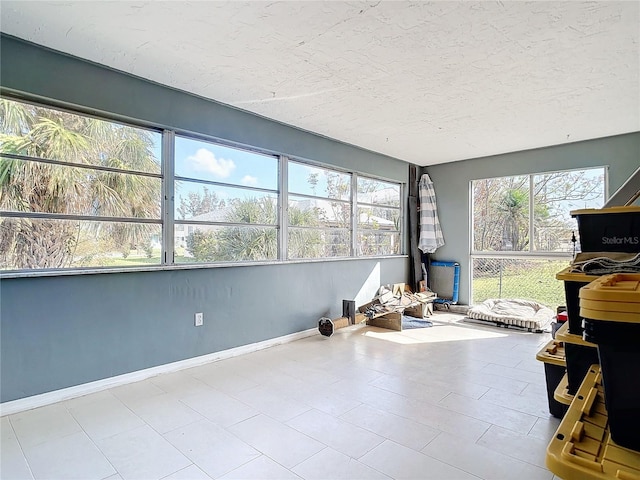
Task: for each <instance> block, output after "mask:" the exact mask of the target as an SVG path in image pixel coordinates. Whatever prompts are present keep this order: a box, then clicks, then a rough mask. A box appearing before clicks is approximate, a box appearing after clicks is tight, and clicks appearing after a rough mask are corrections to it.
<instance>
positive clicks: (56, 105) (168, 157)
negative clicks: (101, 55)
mask: <svg viewBox="0 0 640 480" xmlns="http://www.w3.org/2000/svg"><path fill="white" fill-rule="evenodd" d="M0 97H1V98H3V99H5V100H9V101H14V102H20V103H24V104H29V105H33V106H36V107H41V108H49V109H54V110H59V111H62V112H65V113H69V114H73V115H78V116H84V117H88V118H94V119H97V120H101V121H105V122H112V123H117V124H121V125H124V126H127V127H132V128H137V129H142V130H146V131H150V132H153V133H157V134H160V135H161V138H160V142H159V146H160V159H159V160H160V173H151V172H141V171H137V170H124V169H117V168H111V167H104V166H100V165H88V164H76V163H73V162H65V161H64V160H60V161H57V160H52V159H40V158H37V157H33V158H31V157H28V156H22V155H17V154H3V156H5V157H11V158H16V159H18V160H27V161H37V162H42V163H53V164H56V165H62V166H69V167H77V168H84V169H93V170H102V171H107V172H114V173H124V174H129V175H140V176H145V177H152V178H157V179H159V180H160V183H161V186H160V198H159V203H160V217H159V218H151V219H145V218H133V217H131V218H129V217H100V216H91V215H65V214H48V213H41V212H10V211H0V217H18V218H55V219H61V220H81V221H83V220H84V221H96V222H97V221H107V222H112V223H116V222H119V221H121V222H125V223H145V224H147V223H148V224H154V225H160V226H161V234H160V236H161V240H160V241H161V250H160V260H159V262H158V263H157V264H146V265H132V266H91V267H68V268H38V269H35V268H34V269H15V270H0V278H15V277H38V276H59V275H60V276H64V275H81V274H98V273H121V272H137V271H156V270H174V269H176V270H183V269H199V268H219V267H236V266H252V265H254V266H255V265H261V264H274V263H313V262H327V261H353V260H361V259H371V258H387V257H390V258H399V257H403V256H404V257H406V246H405V236H406V225H405V224H404V222H405V219H406V213H405V211H406V206H405V203H406V198H405V197H404V194H405V191H406V185H405V182H402V181H398V180H394V179H389V178H385V177H380V176H376V175H372V174H368V173H367V174H362V173H360V172H357V171H354V170H351V169H347V168H342V167H339V166H334V165H330V164H328V163H324V162H321V161H316V160H307V159H303V158H300V157H297V156H289V155H287V154H284V153H277V152H273V151H268V150H267V149H262V148H257V147H252V146H248V145H240V144H237V143H234V142H231V141H228V140H224V139H220V138H215V137H212V136H208V135H203V134H198V133H194V132H190V131H185V130H182V129H178V128H165V127H162V126H159V125H153V124H151V123H150V122H143V121H140V120H136V119H132V118H129V117H125V116H121V115H117V114H114V113H110V112H102V111H97V110H94V109H87V108H83V107H79V106H75V105H73V106H70V105H68V104H65V103H62V102H57V101H50V100H41V99H35V100H34V99H32V98H31V97H29V96H24V95H22V94H20V93H19V92H11V91H6V90H4V89H3V91H2V92H1V95H0ZM176 136H180V137H182V138H186V139H192V140H196V141H203V142H209V143H213V144H215V145H219V146H223V147H227V148H233V149H239V150H242V151H246V152H249V153H256V154H259V155H266V156H273V157H276V158H277V163H278V167H277V168H278V174H277V175H278V178H277V190H270V189H262V188H256V187H250V186H247V187H245V186H241V185H234V184H226V183H224V182H213V181H208V180H199V179H194V178H188V177H182V176H178V175H175V144H176ZM18 157H27V158H18ZM290 162H295V163H299V164H304V165H308V166H311V167H315V168H321V169H325V170H328V171H332V172H336V173H340V174H347V175H349V176H350V178H351V192H350V196H349V199H348V200H339V199H336V201H338V202H341V203H345V204H349V205H350V207H351V208H350V211H351V220H350V225H349V228H348V229H347V231H348V233H349V235H350V238H351V242H350V246H349V254H348V255H347V256H338V257H329V258H293V259H289V258H288V232H289V222H288V199H289V194H290V192H289V191H288V166H289V163H290ZM359 177H364V178H367V179H371V180H378V181H381V182H386V183H389V184H393V185H397V186H398V190H399V207H397V208H398V210H399V227H400V229H399V231H397V233H398V234H399V242H400V251H399V253H397V254H384V255H361V254H358V245H357V241H358V240H357V239H358V236H359V233H360V232H362V231H369V230H366V229H361V228H360V227H359V225H358V218H357V211H358V205H359V204H358V201H357V181H358V178H359ZM178 181H189V182H196V183H202V184H205V185H209V184H211V185H221V186H225V187H233V188H239V189H247V190H256V191H261V192H269V193H273V194H275V195H276V196H277V202H276V203H277V210H276V223H275V224H270V225H268V227H275V229H276V231H277V235H276V236H277V257H276V259H274V260H258V261H232V262H197V263H195V262H194V263H176V262H175V251H176V250H175V249H176V245H175V226H176V224H185V225H186V224H200V223H202V224H212V225H219V224H220V225H221V223H219V222H199V221H189V220H177V219H176V215H175V201H176V199H175V186H176V182H178ZM291 195H302V196H306V195H303V194H293V193H292V194H291ZM327 200H330V201H332V200H333V199H327ZM380 206H384V207H385V208H395V207H391V206H386V205H380ZM228 225H234V226H235V225H236V224H235V223H234V224H228ZM238 225H240V224H238ZM248 225H251V226H254V224H241V225H240V226H248ZM255 226H260V225H257V224H256V225H255ZM291 228H303V227H297V226H292V227H291ZM310 228H311V227H310ZM318 228H320V229H322V227H318ZM329 230H333V228H332V229H329ZM336 230H338V229H336ZM340 230H343V229H340Z"/></svg>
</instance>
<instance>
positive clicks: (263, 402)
mask: <svg viewBox="0 0 640 480" xmlns="http://www.w3.org/2000/svg"><path fill="white" fill-rule="evenodd" d="M233 397H234V398H237V399H238V400H240V401H241V402H243V403H245V404H247V405H249V406H251V407H253V408H254V409H255V410H257V411H258V412H260V413H263V414H265V415H268V416H269V417H271V418H274V419H276V420H279V421H281V422H286V421H287V420H291V419H292V418H294V417H297V416H298V415H300V414H302V413H304V412H306V411H307V410H310V409H311V408H312V407H311V406H310V405H307V404H306V403H303V402H301V401H299V400H293V399H291V398H289V397H287V396H285V395H282V394H281V393H280V392H279V391H278V389H277V388H273V387H270V386H265V385H260V386H257V387H254V388H250V389H249V390H243V391H242V392H238V393H234V394H233Z"/></svg>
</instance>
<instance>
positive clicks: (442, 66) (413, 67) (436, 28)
mask: <svg viewBox="0 0 640 480" xmlns="http://www.w3.org/2000/svg"><path fill="white" fill-rule="evenodd" d="M0 14H1V17H0V19H1V22H0V26H1V29H2V31H4V32H6V33H8V34H11V35H14V36H17V37H20V38H23V39H26V40H30V41H32V42H35V43H38V44H41V45H46V46H48V47H50V48H53V49H56V50H60V51H63V52H67V53H70V54H72V55H75V56H78V57H81V58H85V59H89V60H92V61H94V62H97V63H101V64H104V65H108V66H109V67H112V68H115V69H118V70H122V71H125V72H130V73H132V74H134V75H137V76H140V77H144V78H147V79H150V80H154V81H156V82H159V83H162V84H165V85H169V86H172V87H175V88H178V89H182V90H186V91H189V92H193V93H196V94H198V95H201V96H204V97H207V98H211V99H214V100H217V101H219V102H222V103H225V104H228V105H233V106H235V107H238V108H241V109H244V110H248V111H251V112H255V113H258V114H260V115H263V116H265V117H268V118H272V119H275V120H278V121H280V122H284V123H286V124H290V125H294V126H297V127H299V128H302V129H305V130H309V131H312V132H315V133H319V134H322V135H325V136H328V137H332V138H335V139H339V140H341V141H344V142H347V143H350V144H354V145H357V146H360V147H364V148H367V149H369V150H373V151H376V152H380V153H384V154H387V155H390V156H393V157H397V158H400V159H403V160H406V161H410V162H413V163H417V164H420V165H430V164H436V163H442V162H449V161H454V160H461V159H466V158H474V157H481V156H486V155H492V154H497V153H503V152H510V151H517V150H524V149H530V148H536V147H542V146H548V145H556V144H562V143H566V142H573V141H578V140H584V139H589V138H597V137H604V136H609V135H615V134H620V133H627V132H632V131H639V130H640V77H639V66H638V64H639V59H640V46H639V43H638V42H639V38H638V37H639V33H640V3H638V2H635V1H627V2H616V1H603V2H589V3H582V2H576V1H568V2H558V1H555V2H549V3H547V2H532V3H525V2H519V1H518V2H508V1H498V2H488V1H487V2H469V1H465V2H407V1H382V2H376V3H372V2H342V1H325V2H309V1H298V2H260V1H254V2H124V1H121V2H94V1H86V2H51V1H45V2H43V1H39V2H31V1H17V2H16V1H4V0H3V1H2V4H1V7H0Z"/></svg>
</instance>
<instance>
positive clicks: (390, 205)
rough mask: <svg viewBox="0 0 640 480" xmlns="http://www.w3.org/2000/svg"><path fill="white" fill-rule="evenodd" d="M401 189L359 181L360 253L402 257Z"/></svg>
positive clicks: (387, 184)
mask: <svg viewBox="0 0 640 480" xmlns="http://www.w3.org/2000/svg"><path fill="white" fill-rule="evenodd" d="M401 214H402V210H401V208H400V185H398V184H394V183H388V182H382V181H380V180H374V179H372V178H366V177H358V212H357V218H358V253H359V254H360V255H394V254H398V253H400V250H401V245H400V224H401Z"/></svg>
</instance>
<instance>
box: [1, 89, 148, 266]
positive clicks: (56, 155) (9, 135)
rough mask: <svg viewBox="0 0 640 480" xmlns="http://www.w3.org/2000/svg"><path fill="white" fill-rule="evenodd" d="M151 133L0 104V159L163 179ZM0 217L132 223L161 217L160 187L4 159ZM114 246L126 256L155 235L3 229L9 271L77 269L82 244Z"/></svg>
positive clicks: (105, 229) (63, 225) (47, 224)
mask: <svg viewBox="0 0 640 480" xmlns="http://www.w3.org/2000/svg"><path fill="white" fill-rule="evenodd" d="M152 147H153V141H152V138H151V136H150V134H148V133H147V132H145V131H143V130H140V129H134V128H129V127H125V126H123V125H119V124H114V123H110V122H105V121H101V120H97V119H94V118H90V117H83V116H79V115H74V114H71V113H66V112H61V111H57V110H52V109H48V108H41V107H37V106H33V105H27V104H23V103H19V102H15V101H12V100H7V99H0V153H14V154H21V155H25V156H30V157H36V158H43V159H49V160H57V161H63V162H68V163H76V164H82V165H96V166H105V167H112V168H119V169H125V170H139V171H145V172H154V173H159V171H160V165H159V162H158V161H157V160H156V159H155V157H154V155H153V153H152ZM0 210H7V211H14V212H43V213H53V214H55V213H57V214H70V215H100V216H117V217H131V218H158V217H159V216H160V182H159V181H158V180H157V179H154V178H150V177H143V176H137V175H127V174H122V173H115V172H109V171H100V170H88V169H85V168H75V167H71V166H64V165H56V164H52V163H44V162H35V161H26V160H19V159H14V158H7V157H2V158H1V160H0ZM99 230H101V231H102V238H104V237H106V238H108V239H110V241H111V243H112V245H113V246H114V248H117V249H119V250H121V251H122V252H123V254H128V252H129V250H130V248H131V246H132V245H134V244H136V243H145V242H146V241H147V239H148V237H149V231H150V227H149V226H148V225H144V224H128V225H125V224H121V223H120V224H119V223H115V222H114V223H107V224H102V225H99V226H96V227H95V228H93V229H89V228H86V226H85V227H84V228H83V227H82V226H81V225H80V222H78V221H63V220H39V219H29V218H5V219H3V221H2V228H1V229H0V246H1V248H2V250H1V256H2V266H3V267H5V268H17V269H30V268H60V267H68V266H73V265H76V264H77V263H78V259H77V258H75V252H76V247H77V245H78V242H79V240H80V238H81V236H83V235H84V236H90V235H92V234H93V235H95V236H96V237H97V235H98V233H99Z"/></svg>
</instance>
